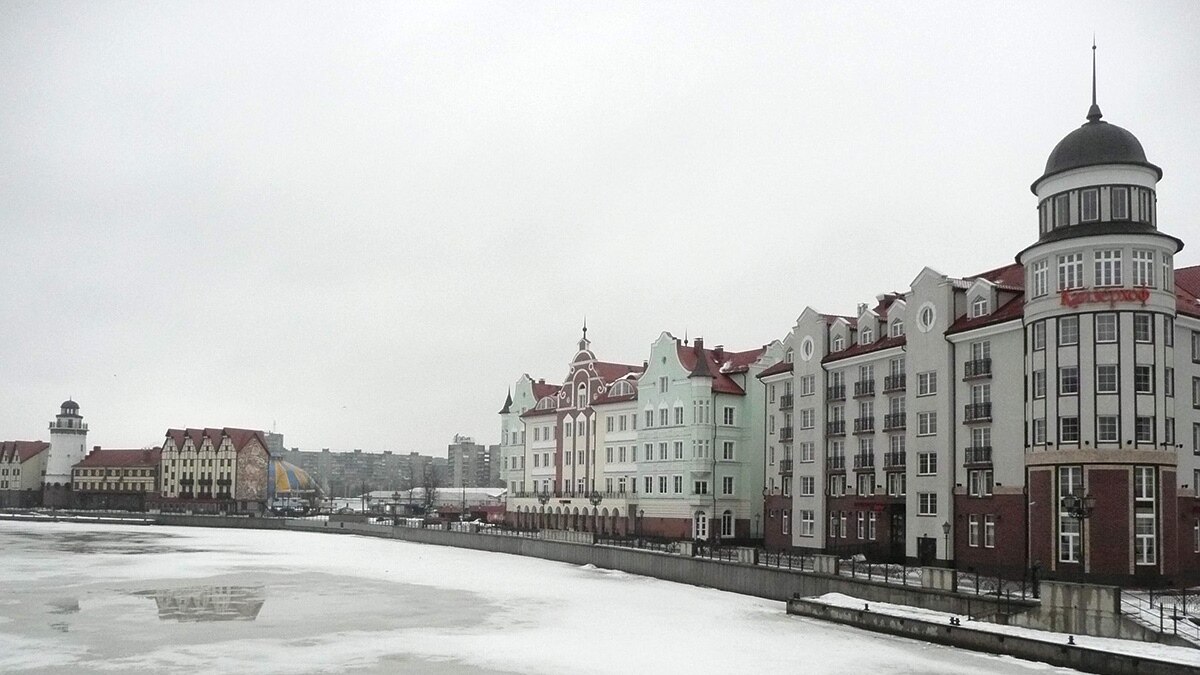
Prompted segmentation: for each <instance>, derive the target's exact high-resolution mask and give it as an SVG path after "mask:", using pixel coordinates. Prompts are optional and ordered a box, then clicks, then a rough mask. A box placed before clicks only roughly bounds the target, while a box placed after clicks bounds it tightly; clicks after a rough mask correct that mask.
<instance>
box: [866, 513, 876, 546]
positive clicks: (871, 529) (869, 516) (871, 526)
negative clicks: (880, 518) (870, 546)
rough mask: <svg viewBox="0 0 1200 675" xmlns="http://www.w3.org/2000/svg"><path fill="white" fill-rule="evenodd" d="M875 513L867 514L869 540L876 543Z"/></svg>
mask: <svg viewBox="0 0 1200 675" xmlns="http://www.w3.org/2000/svg"><path fill="white" fill-rule="evenodd" d="M875 520H876V518H875V512H874V511H872V512H870V513H869V514H867V539H870V540H871V541H875Z"/></svg>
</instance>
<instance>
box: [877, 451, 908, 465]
mask: <svg viewBox="0 0 1200 675" xmlns="http://www.w3.org/2000/svg"><path fill="white" fill-rule="evenodd" d="M906 454H907V453H904V452H885V453H883V468H885V469H902V468H904V466H905V463H906V457H905V455H906Z"/></svg>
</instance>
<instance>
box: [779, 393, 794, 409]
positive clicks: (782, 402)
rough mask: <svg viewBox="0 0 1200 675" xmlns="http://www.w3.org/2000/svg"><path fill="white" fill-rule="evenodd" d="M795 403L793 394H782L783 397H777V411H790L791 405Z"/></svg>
mask: <svg viewBox="0 0 1200 675" xmlns="http://www.w3.org/2000/svg"><path fill="white" fill-rule="evenodd" d="M795 401H796V395H795V394H784V395H783V396H780V397H779V409H780V410H791V409H792V404H793V403H795Z"/></svg>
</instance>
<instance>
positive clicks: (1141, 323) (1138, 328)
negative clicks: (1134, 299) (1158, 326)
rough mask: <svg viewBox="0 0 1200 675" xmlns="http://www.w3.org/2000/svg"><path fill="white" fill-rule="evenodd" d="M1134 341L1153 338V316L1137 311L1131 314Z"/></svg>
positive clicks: (1145, 340) (1151, 339) (1148, 340)
mask: <svg viewBox="0 0 1200 675" xmlns="http://www.w3.org/2000/svg"><path fill="white" fill-rule="evenodd" d="M1133 340H1134V342H1151V341H1153V340H1154V317H1153V316H1152V315H1150V314H1145V313H1142V312H1139V313H1137V314H1134V315H1133Z"/></svg>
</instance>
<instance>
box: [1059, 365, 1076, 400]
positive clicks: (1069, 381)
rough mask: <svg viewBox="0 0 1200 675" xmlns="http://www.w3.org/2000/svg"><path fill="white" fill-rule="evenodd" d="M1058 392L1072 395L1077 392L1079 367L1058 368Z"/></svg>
mask: <svg viewBox="0 0 1200 675" xmlns="http://www.w3.org/2000/svg"><path fill="white" fill-rule="evenodd" d="M1058 393H1059V394H1061V395H1063V396H1073V395H1075V394H1078V393H1079V367H1078V366H1062V367H1060V368H1059V369H1058Z"/></svg>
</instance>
